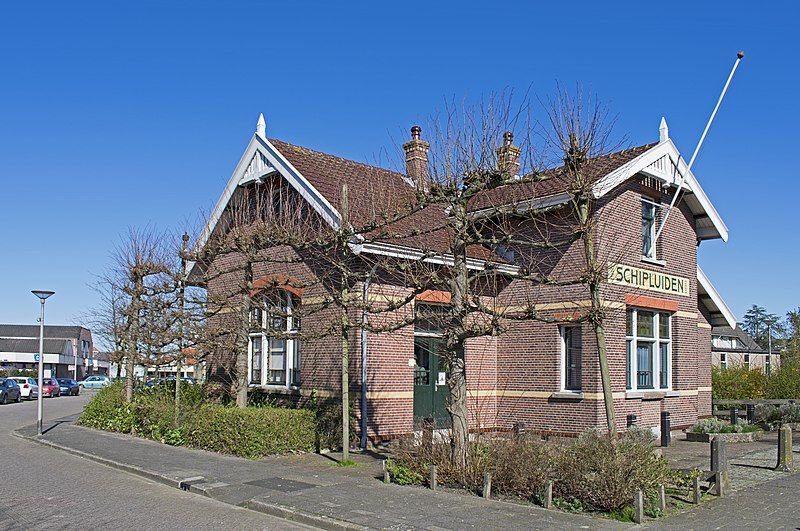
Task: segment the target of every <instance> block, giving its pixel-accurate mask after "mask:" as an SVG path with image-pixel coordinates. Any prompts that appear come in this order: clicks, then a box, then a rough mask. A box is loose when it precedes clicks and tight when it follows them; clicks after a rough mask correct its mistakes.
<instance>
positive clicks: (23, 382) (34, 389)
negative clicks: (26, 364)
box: [10, 376, 39, 400]
mask: <svg viewBox="0 0 800 531" xmlns="http://www.w3.org/2000/svg"><path fill="white" fill-rule="evenodd" d="M10 378H11V379H12V380H14V381H15V382H17V385H19V390H20V393H21V394H22V398H24V399H25V400H33V399H34V398H39V384H37V383H36V378H31V377H29V376H11V377H10Z"/></svg>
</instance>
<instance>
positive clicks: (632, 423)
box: [625, 413, 636, 428]
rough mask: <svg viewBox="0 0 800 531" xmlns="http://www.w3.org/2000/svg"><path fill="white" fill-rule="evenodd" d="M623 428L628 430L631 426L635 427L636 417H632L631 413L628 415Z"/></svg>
mask: <svg viewBox="0 0 800 531" xmlns="http://www.w3.org/2000/svg"><path fill="white" fill-rule="evenodd" d="M625 426H626V427H628V428H630V427H631V426H636V415H634V414H633V413H631V414H630V415H628V417H627V419H626V421H625Z"/></svg>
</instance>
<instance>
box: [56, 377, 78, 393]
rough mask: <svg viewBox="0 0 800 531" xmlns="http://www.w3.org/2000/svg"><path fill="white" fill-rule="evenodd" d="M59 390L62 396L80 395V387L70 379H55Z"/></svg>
mask: <svg viewBox="0 0 800 531" xmlns="http://www.w3.org/2000/svg"><path fill="white" fill-rule="evenodd" d="M56 380H58V385H59V387H60V389H61V394H62V395H67V396H78V395H79V394H80V393H81V386H80V384H78V382H76V381H75V380H73V379H72V378H56Z"/></svg>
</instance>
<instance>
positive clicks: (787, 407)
mask: <svg viewBox="0 0 800 531" xmlns="http://www.w3.org/2000/svg"><path fill="white" fill-rule="evenodd" d="M756 420H757V421H758V422H763V423H765V424H783V423H788V422H800V404H781V405H780V406H778V405H775V404H758V405H756Z"/></svg>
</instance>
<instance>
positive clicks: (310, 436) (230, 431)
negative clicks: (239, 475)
mask: <svg viewBox="0 0 800 531" xmlns="http://www.w3.org/2000/svg"><path fill="white" fill-rule="evenodd" d="M184 437H185V438H186V442H187V444H188V445H189V446H194V447H196V448H203V449H204V450H211V451H214V452H222V453H226V454H233V455H238V456H241V457H249V458H251V459H256V458H259V457H262V456H265V455H271V454H283V453H289V452H301V451H302V452H311V451H313V450H314V412H313V411H309V410H306V409H281V408H275V407H247V408H237V407H227V406H218V405H212V404H209V405H205V406H202V407H201V408H200V409H199V411H198V412H197V414H196V415H193V416H192V418H191V420H190V421H189V422H188V423H187V425H186V426H185V428H184Z"/></svg>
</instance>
